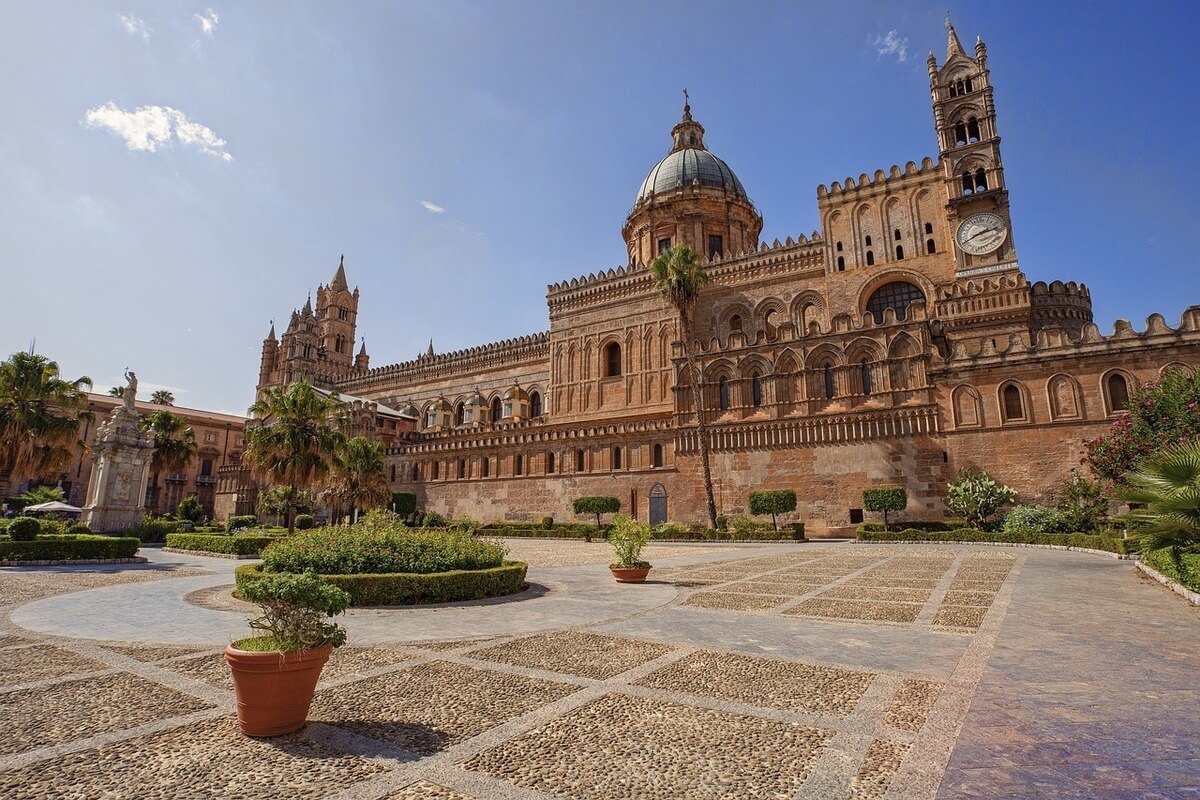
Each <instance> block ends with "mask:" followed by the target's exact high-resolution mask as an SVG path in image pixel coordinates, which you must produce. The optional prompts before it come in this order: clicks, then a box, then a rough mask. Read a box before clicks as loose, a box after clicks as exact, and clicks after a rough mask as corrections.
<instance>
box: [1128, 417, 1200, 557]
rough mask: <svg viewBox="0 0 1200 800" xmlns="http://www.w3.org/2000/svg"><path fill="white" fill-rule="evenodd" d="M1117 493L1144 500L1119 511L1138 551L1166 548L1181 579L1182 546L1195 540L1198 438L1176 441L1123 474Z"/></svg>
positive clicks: (1199, 528) (1198, 527)
mask: <svg viewBox="0 0 1200 800" xmlns="http://www.w3.org/2000/svg"><path fill="white" fill-rule="evenodd" d="M1124 482H1125V484H1126V487H1125V488H1122V489H1120V490H1118V492H1117V497H1118V498H1120V499H1121V500H1125V501H1127V502H1129V503H1140V504H1144V507H1143V508H1136V509H1134V510H1132V511H1130V512H1129V513H1128V514H1126V515H1125V519H1127V520H1129V521H1130V522H1131V523H1133V526H1134V530H1133V531H1132V533H1131V536H1132V537H1135V538H1136V539H1138V540H1139V541H1138V544H1139V545H1140V546H1141V549H1142V552H1143V553H1149V552H1151V551H1153V550H1161V549H1162V548H1164V547H1166V548H1170V553H1171V561H1172V562H1174V564H1175V569H1176V570H1177V571H1178V573H1179V577H1181V578H1183V579H1185V580H1187V578H1188V574H1187V572H1188V569H1187V563H1186V562H1185V561H1184V559H1183V553H1184V551H1185V550H1186V549H1188V548H1190V547H1194V546H1195V545H1197V544H1200V439H1192V440H1191V441H1185V442H1178V443H1176V444H1173V445H1171V446H1169V447H1165V448H1163V449H1162V450H1159V451H1158V452H1157V453H1155V454H1154V455H1151V456H1149V457H1147V458H1145V459H1143V460H1142V461H1141V462H1140V463H1139V464H1138V465H1137V468H1136V469H1134V470H1133V471H1132V472H1127V473H1125V478H1124Z"/></svg>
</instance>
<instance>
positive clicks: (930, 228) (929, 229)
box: [925, 222, 933, 233]
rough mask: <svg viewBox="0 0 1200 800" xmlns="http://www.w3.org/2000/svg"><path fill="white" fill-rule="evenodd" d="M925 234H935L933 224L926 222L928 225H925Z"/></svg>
mask: <svg viewBox="0 0 1200 800" xmlns="http://www.w3.org/2000/svg"><path fill="white" fill-rule="evenodd" d="M925 232H926V233H933V223H932V222H926V223H925Z"/></svg>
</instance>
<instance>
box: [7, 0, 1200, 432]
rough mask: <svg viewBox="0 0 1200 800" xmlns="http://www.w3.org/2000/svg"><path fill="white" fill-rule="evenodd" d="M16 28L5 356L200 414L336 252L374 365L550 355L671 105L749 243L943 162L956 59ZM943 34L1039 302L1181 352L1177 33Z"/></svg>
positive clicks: (302, 23)
mask: <svg viewBox="0 0 1200 800" xmlns="http://www.w3.org/2000/svg"><path fill="white" fill-rule="evenodd" d="M5 16H6V18H7V19H6V22H5V24H4V25H3V26H0V74H3V75H4V76H5V80H4V81H3V82H2V83H0V102H2V104H3V108H4V109H5V113H4V115H3V117H4V122H3V124H0V185H3V187H4V190H3V191H2V192H0V258H2V259H3V263H4V284H3V285H4V293H5V300H6V302H4V303H3V304H2V305H0V350H2V351H3V352H4V353H9V352H12V351H15V350H20V349H24V348H26V347H28V346H29V342H30V340H31V339H32V338H34V337H36V339H37V348H38V351H39V352H42V353H45V354H47V355H49V356H51V357H54V358H56V359H57V360H58V361H59V362H60V364H61V366H62V367H63V370H64V371H65V372H66V373H69V374H70V375H72V376H75V375H78V374H88V375H90V376H91V377H92V378H94V379H95V380H96V382H97V385H98V386H104V387H106V386H107V385H110V384H112V383H113V382H116V381H118V380H119V378H120V375H121V372H122V369H123V368H124V367H125V366H126V365H129V366H131V367H133V368H134V369H135V370H136V371H137V372H138V375H139V378H140V379H141V381H142V387H143V388H144V389H149V388H152V387H154V386H165V387H171V388H172V389H174V390H175V392H176V396H177V402H178V403H179V404H180V405H187V406H192V407H201V408H210V409H224V410H232V411H235V412H236V411H243V410H244V409H245V407H246V406H247V405H248V404H249V403H250V402H251V400H252V399H253V398H252V394H253V387H254V383H255V379H256V376H257V369H258V359H259V352H260V346H261V341H262V338H263V336H264V335H265V334H266V331H267V327H268V324H269V322H270V320H271V319H275V320H276V321H284V322H285V323H286V319H287V317H288V315H289V313H290V312H291V310H292V308H294V307H296V306H299V305H302V304H303V303H304V300H305V297H306V294H307V292H308V290H309V288H310V287H312V286H314V285H315V284H317V283H318V282H323V281H327V280H328V279H329V278H330V277H331V276H332V274H333V271H334V269H335V268H336V266H337V262H338V257H339V255H341V254H342V253H345V255H346V268H347V272H348V274H349V278H350V282H351V284H357V285H359V286H360V287H361V289H362V292H363V299H362V305H361V315H360V325H359V331H360V333H361V334H363V335H365V336H366V338H367V346H368V349H369V351H370V353H371V356H372V360H373V363H374V365H376V366H381V365H384V364H387V363H392V362H395V361H399V360H405V359H408V358H410V357H412V356H414V355H415V354H416V353H417V352H418V351H420V350H422V349H423V348H424V346H425V344H426V343H427V341H428V339H429V338H430V337H432V338H433V339H434V345H435V347H436V348H437V349H438V350H439V351H445V350H451V349H457V348H461V347H468V346H472V345H475V344H481V343H484V342H488V341H495V340H499V339H503V338H507V337H511V336H517V335H521V334H526V333H532V332H535V331H539V330H544V329H545V327H546V324H547V323H546V309H545V302H544V296H545V289H546V285H547V284H548V283H551V282H555V281H558V280H561V279H563V278H569V277H571V276H575V275H579V274H585V273H588V272H593V271H595V270H597V269H601V268H608V267H612V266H616V265H618V264H620V263H621V262H622V261H623V258H624V247H623V244H622V241H621V237H620V227H621V223H622V221H623V220H624V216H625V214H626V213H627V211H628V209H629V206H630V205H631V204H632V202H633V199H634V193H635V192H636V190H637V187H638V185H639V184H640V182H641V180H642V178H643V177H644V176H645V174H646V172H647V171H648V170H649V168H650V167H651V166H653V164H654V163H655V162H656V161H657V160H658V159H659V158H661V157H662V156H663V155H664V154H665V153H666V150H667V147H668V144H669V137H668V132H669V130H670V128H671V126H672V125H673V124H674V123H675V121H676V120H677V119H678V116H679V106H680V100H681V97H680V90H681V89H682V88H683V87H685V86H686V87H687V88H688V89H689V91H690V92H691V96H692V108H693V113H694V115H695V117H696V118H697V119H698V120H699V121H700V122H702V123H703V124H704V126H705V127H706V129H707V135H706V142H707V143H708V145H709V147H710V148H711V149H712V150H713V151H714V152H716V153H717V154H718V155H720V156H721V157H723V158H724V159H725V160H726V161H727V162H728V163H729V164H730V166H731V167H732V168H733V169H734V170H735V171H736V172H737V173H738V175H739V177H740V178H741V180H742V182H743V183H744V184H745V186H746V189H747V191H748V192H749V194H750V197H751V199H753V201H754V202H755V204H756V205H757V206H758V207H759V209H760V211H761V212H762V214H763V217H764V220H765V226H764V229H763V238H764V239H765V240H766V241H770V240H772V239H774V238H776V237H778V238H780V239H783V238H785V237H787V236H788V235H794V234H796V233H799V232H801V231H803V232H806V233H808V232H811V231H812V230H814V229H815V228H817V227H818V219H817V210H816V197H815V193H816V186H817V184H819V183H829V182H832V181H834V180H841V179H844V178H845V177H846V176H847V175H853V176H857V175H858V174H859V173H862V172H868V173H871V172H874V170H876V169H881V168H882V169H886V168H887V167H889V166H890V165H892V164H903V163H904V162H905V161H907V160H914V161H918V162H919V160H920V158H921V157H922V156H926V155H929V156H935V157H936V155H937V154H936V143H935V139H934V134H933V129H932V117H931V111H930V107H929V95H928V91H929V90H928V79H927V75H926V68H925V56H926V54H927V53H928V52H929V51H930V50H933V51H934V52H935V53H936V54H937V55H938V58H939V61H940V60H942V59H943V58H944V55H945V31H944V29H943V27H942V22H943V19H944V17H945V4H942V3H938V4H936V5H935V4H930V3H915V2H886V3H885V2H829V3H823V2H806V3H761V2H759V3H732V2H730V3H715V2H696V0H692V2H662V3H646V2H630V3H620V2H606V3H582V2H541V3H528V2H478V3H469V2H446V1H442V0H439V2H426V3H400V2H396V3H373V2H353V3H328V2H324V3H299V2H296V3H288V4H281V3H250V2H239V3H236V4H235V3H214V4H213V5H211V6H210V5H208V3H207V2H200V3H196V2H186V3H179V2H161V1H156V2H144V1H143V2H127V3H123V4H119V5H111V4H107V3H101V2H90V3H69V4H68V3H60V4H55V5H51V4H43V3H37V4H35V3H26V4H13V5H9V6H8V7H7V8H6V15H5ZM954 20H955V24H956V27H957V29H958V32H959V35H960V37H961V38H962V40H963V42H964V43H965V44H966V45H967V46H968V48H969V47H970V43H972V42H974V40H975V37H976V35H982V36H983V38H984V40H985V41H986V42H987V45H988V50H989V61H990V66H991V69H992V80H993V83H994V85H995V86H996V105H997V111H998V119H999V128H1000V133H1001V136H1002V138H1003V144H1002V150H1003V154H1004V165H1005V178H1006V180H1007V183H1008V187H1009V190H1010V196H1011V202H1012V211H1013V217H1014V238H1015V241H1016V244H1017V248H1018V253H1019V256H1020V259H1021V264H1022V267H1023V269H1024V270H1025V272H1026V274H1027V275H1028V276H1029V278H1030V280H1039V279H1041V280H1053V279H1056V278H1059V279H1063V280H1068V279H1074V280H1079V281H1083V282H1085V283H1087V284H1088V286H1089V287H1090V288H1091V289H1092V296H1093V302H1094V306H1095V313H1096V321H1097V322H1098V323H1099V324H1100V326H1101V329H1102V330H1109V329H1110V328H1111V324H1112V321H1113V320H1114V319H1115V318H1117V317H1127V318H1129V319H1131V320H1133V321H1134V323H1135V326H1136V327H1139V328H1140V327H1141V326H1142V324H1143V321H1144V319H1145V317H1146V315H1147V314H1149V313H1151V312H1153V311H1159V312H1161V313H1163V314H1164V315H1165V316H1166V318H1167V322H1168V323H1169V324H1174V323H1176V322H1177V321H1178V316H1179V312H1180V311H1181V310H1182V309H1183V308H1185V307H1186V306H1187V305H1188V304H1189V303H1194V302H1200V280H1197V277H1196V275H1197V258H1198V257H1197V249H1196V242H1197V240H1198V238H1200V223H1198V222H1197V218H1198V214H1200V189H1198V188H1197V187H1198V186H1200V184H1198V183H1197V182H1196V181H1195V180H1193V179H1192V176H1191V173H1192V172H1194V171H1195V170H1196V165H1197V162H1198V161H1200V144H1198V141H1200V137H1198V134H1200V124H1198V120H1200V102H1197V101H1198V100H1200V96H1198V94H1200V93H1198V90H1197V89H1196V86H1195V82H1194V79H1195V76H1196V75H1197V74H1200V55H1198V50H1197V48H1196V47H1195V46H1194V32H1195V30H1196V28H1197V27H1198V25H1200V4H1198V3H1195V2H1179V3H1140V4H1137V5H1130V4H1127V3H1115V2H1088V3H1083V2H1078V3H1066V2H1062V3H1058V2H1056V3H1013V2H1005V3H979V2H970V3H959V4H955V6H954ZM889 34H890V36H889ZM889 42H890V43H893V46H892V47H891V48H889V47H888V46H887V44H888V43H889ZM881 51H884V52H881ZM901 56H903V58H902V57H901ZM137 109H146V110H145V111H143V112H142V113H141V114H138V113H137ZM423 201H424V204H423ZM429 206H433V208H432V209H430V208H429Z"/></svg>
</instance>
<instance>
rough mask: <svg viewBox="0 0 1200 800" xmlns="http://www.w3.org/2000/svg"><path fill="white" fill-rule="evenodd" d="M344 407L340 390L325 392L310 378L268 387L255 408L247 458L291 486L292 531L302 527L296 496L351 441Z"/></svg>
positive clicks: (289, 520)
mask: <svg viewBox="0 0 1200 800" xmlns="http://www.w3.org/2000/svg"><path fill="white" fill-rule="evenodd" d="M342 411H343V406H342V403H341V401H339V400H338V397H337V394H333V393H331V394H328V395H327V394H324V393H321V392H317V391H316V390H315V389H313V387H312V385H311V384H309V383H308V382H306V381H300V382H298V383H293V384H292V385H291V386H288V387H287V388H286V389H284V388H276V387H268V388H266V389H263V390H262V393H261V394H260V395H259V397H258V400H257V401H256V402H255V403H254V405H252V406H251V407H250V413H251V414H253V415H254V417H255V419H254V420H253V421H252V422H251V423H250V424H249V425H247V429H246V450H245V453H244V454H243V459H244V460H245V462H246V464H247V465H248V466H249V467H250V468H251V469H252V470H253V471H254V473H255V474H256V475H258V476H259V477H263V478H267V479H269V480H271V481H272V482H273V483H277V484H282V485H284V486H287V487H288V488H289V489H290V492H289V495H288V496H289V498H290V500H289V503H288V509H287V527H288V533H289V534H290V533H294V532H295V530H296V498H297V497H298V496H299V495H298V492H299V490H300V489H309V488H313V487H314V486H315V485H316V484H317V482H318V481H320V480H321V479H322V478H324V477H325V476H326V475H328V474H329V471H330V470H331V469H332V468H333V465H334V459H335V458H336V456H337V453H338V450H339V449H340V448H341V446H342V442H343V441H345V438H346V437H345V435H344V434H343V433H342V432H341V430H340V424H341V416H342Z"/></svg>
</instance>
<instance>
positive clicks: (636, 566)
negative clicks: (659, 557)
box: [608, 514, 650, 583]
mask: <svg viewBox="0 0 1200 800" xmlns="http://www.w3.org/2000/svg"><path fill="white" fill-rule="evenodd" d="M649 541H650V526H649V525H647V524H645V523H644V522H638V521H637V520H635V519H633V518H631V517H628V516H626V515H624V514H615V515H613V528H612V530H611V531H609V534H608V543H609V544H611V545H612V548H613V552H614V553H616V556H617V560H616V562H615V563H613V564H609V565H608V568H609V570H611V571H612V575H613V578H614V579H615V580H616V581H617V583H641V582H642V581H644V580H646V576H647V575H648V574H649V573H650V562H649V561H643V560H642V548H643V547H645V546H646V543H647V542H649Z"/></svg>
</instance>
